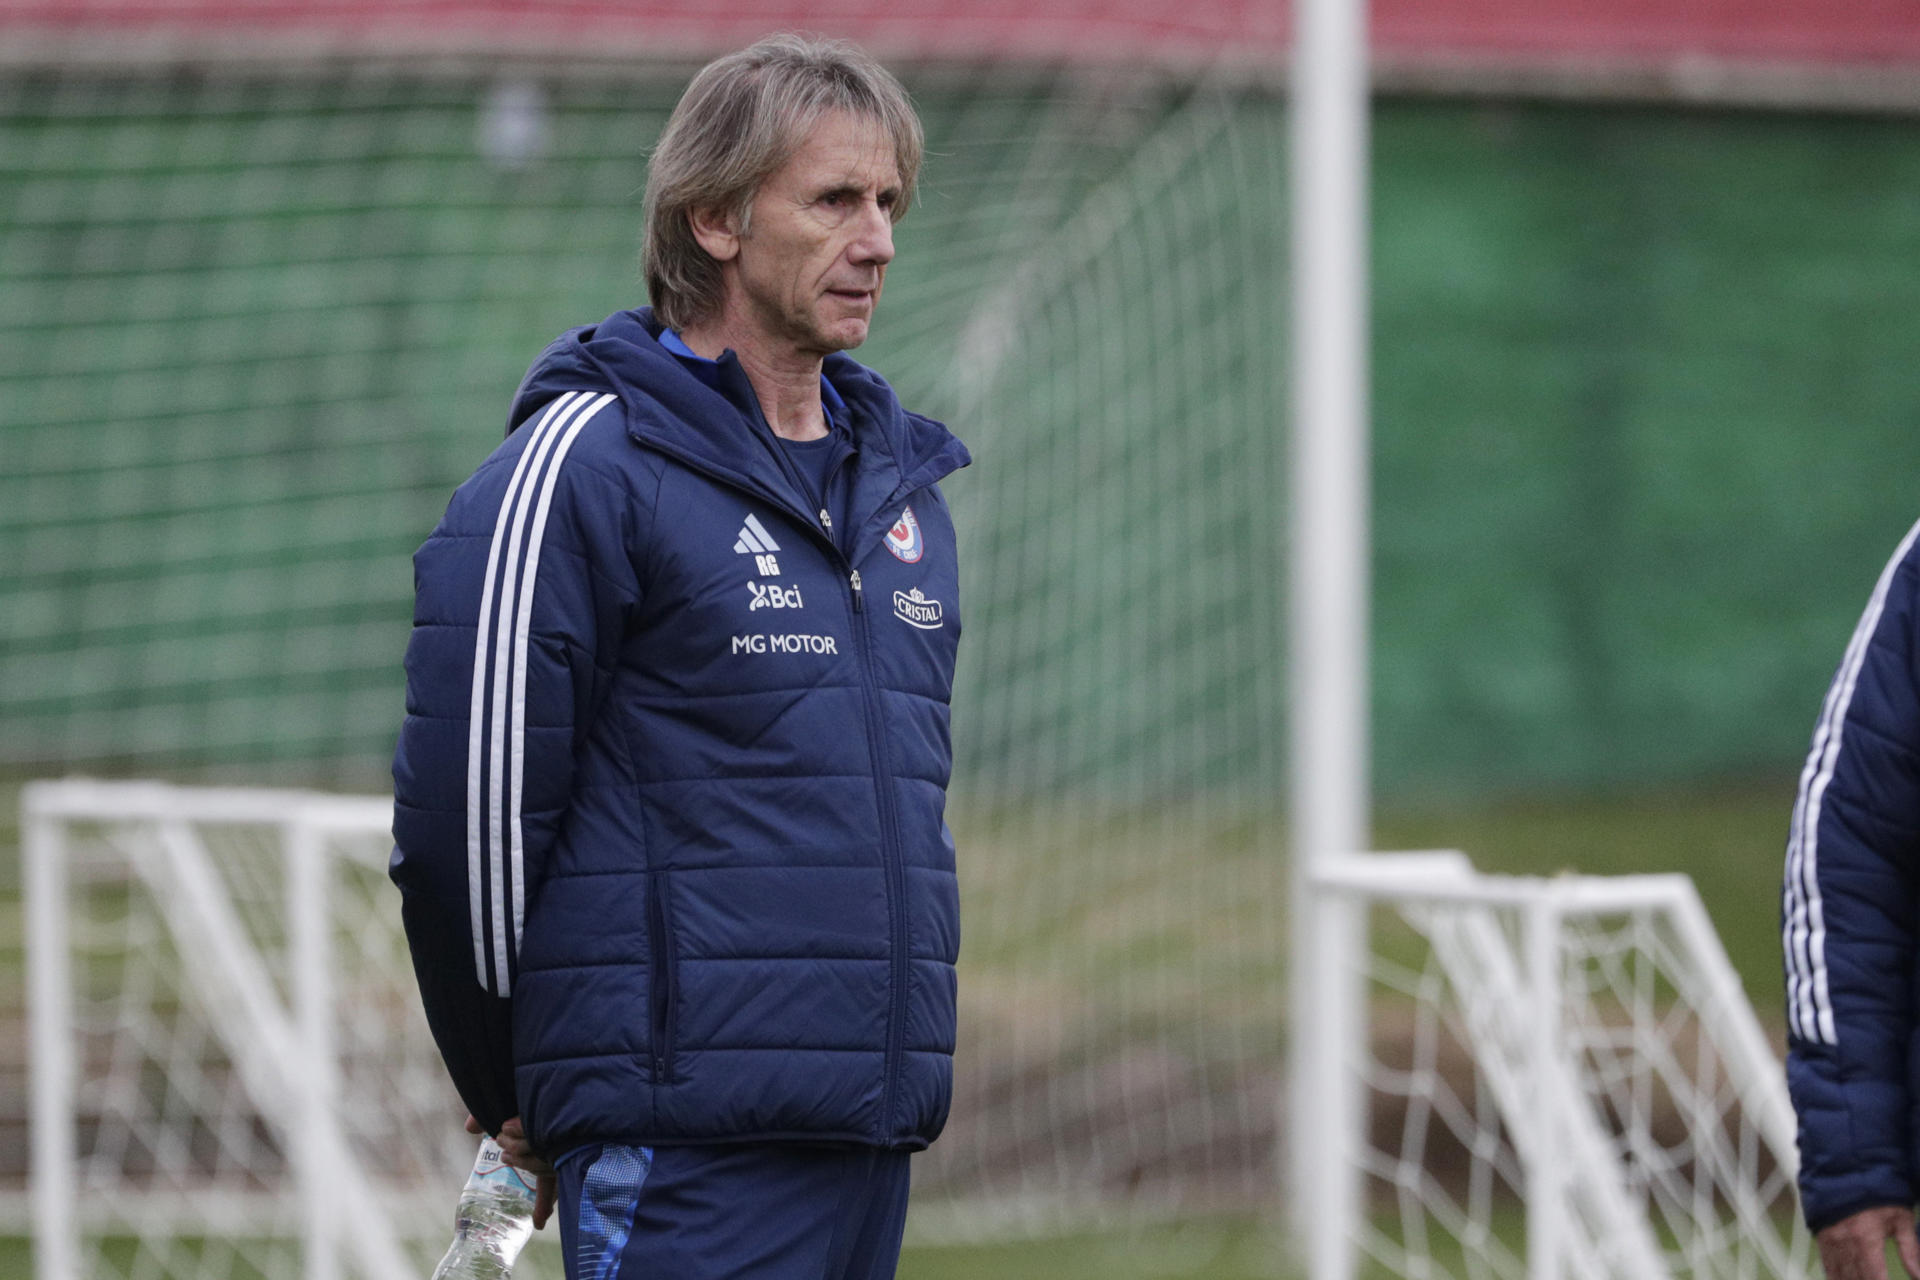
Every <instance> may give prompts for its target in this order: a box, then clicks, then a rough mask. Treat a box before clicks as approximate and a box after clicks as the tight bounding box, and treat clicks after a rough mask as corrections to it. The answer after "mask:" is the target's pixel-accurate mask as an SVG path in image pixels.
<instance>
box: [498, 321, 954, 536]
mask: <svg viewBox="0 0 1920 1280" xmlns="http://www.w3.org/2000/svg"><path fill="white" fill-rule="evenodd" d="M662 327H663V326H662V325H661V324H660V322H659V321H657V320H655V319H654V317H653V313H652V310H651V309H650V308H645V307H643V308H640V309H638V310H633V311H621V312H616V313H615V314H613V315H611V316H608V317H607V318H606V319H605V320H604V321H602V322H601V323H599V324H597V325H592V326H589V327H586V328H582V329H575V330H572V331H571V332H569V333H567V334H563V335H561V337H560V338H559V339H558V340H557V341H555V342H554V343H553V345H552V346H550V347H548V348H547V350H546V352H545V353H544V354H543V355H542V356H541V358H540V360H539V361H536V362H535V364H534V367H533V369H531V370H529V372H528V374H527V377H526V379H525V380H524V381H523V382H522V383H521V387H520V392H519V394H518V395H517V396H516V403H515V407H514V416H513V419H512V420H511V421H510V422H509V430H512V429H513V428H514V427H517V426H518V425H519V424H520V423H521V422H523V421H525V419H526V418H527V417H529V416H531V413H532V410H533V408H534V407H537V405H538V404H539V403H542V402H544V401H545V400H548V399H551V398H552V396H553V395H556V394H558V393H559V392H560V391H562V390H579V389H588V388H591V389H598V390H607V391H612V392H614V393H615V394H617V395H618V396H619V397H620V399H621V401H622V403H623V405H624V407H625V409H626V417H627V431H628V433H629V434H630V435H631V436H632V437H633V439H634V440H635V441H636V442H637V443H639V444H640V445H642V446H645V447H648V448H652V449H655V450H658V451H659V452H662V453H666V454H669V455H671V456H673V457H674V458H676V459H678V460H680V461H682V462H684V463H686V464H687V465H689V466H692V467H694V468H696V469H697V470H700V471H702V472H704V473H706V474H707V475H709V476H711V477H713V478H714V479H717V480H720V481H722V482H724V483H727V484H730V485H732V486H734V487H735V488H739V489H744V490H746V491H748V492H751V493H755V494H758V495H760V496H762V497H764V498H766V499H767V500H769V501H772V502H775V503H777V504H779V505H781V506H783V507H785V508H787V509H788V510H789V511H791V512H793V513H794V514H795V515H797V516H799V517H800V518H801V519H802V521H803V522H804V523H806V524H808V525H809V526H811V525H812V523H813V520H812V512H811V511H809V510H808V504H807V502H806V500H805V499H804V498H803V497H802V495H801V494H800V493H799V492H798V491H797V490H796V489H795V488H794V485H793V482H792V481H791V480H790V479H789V477H788V471H787V469H786V467H784V466H783V465H782V463H781V459H780V458H779V456H778V454H777V453H776V452H775V450H776V449H778V447H779V442H778V441H777V440H776V439H775V438H774V435H773V432H772V430H771V428H769V427H768V426H767V424H766V421H765V419H764V418H762V417H761V415H760V413H759V411H758V408H757V402H756V401H755V400H754V397H753V396H752V395H751V394H750V393H749V394H746V395H744V396H742V397H741V399H742V400H743V401H744V402H745V403H747V404H750V405H755V406H756V407H755V408H754V409H753V411H752V412H751V413H743V412H742V411H741V410H740V409H738V408H736V407H735V405H734V404H733V402H732V401H730V400H729V399H728V397H727V396H726V395H723V394H722V393H721V392H720V391H718V390H716V389H715V388H713V387H710V386H708V385H707V384H706V383H705V382H703V381H702V380H701V379H700V378H699V377H698V376H696V375H695V374H694V373H693V372H692V371H691V370H689V369H688V368H687V367H686V366H685V365H684V364H682V363H681V362H680V360H679V359H677V358H676V357H675V356H674V355H673V354H672V353H671V352H669V351H668V350H667V349H666V348H664V347H662V346H661V345H660V343H659V341H658V335H659V333H660V330H661V329H662ZM718 365H719V368H718V374H719V376H720V377H721V378H722V379H725V380H732V379H736V378H737V379H739V380H740V382H741V383H743V384H744V383H745V381H746V376H747V375H746V371H745V370H744V369H742V368H741V367H740V361H739V358H738V357H737V356H735V355H734V354H733V352H731V351H729V352H726V353H725V354H724V355H722V356H721V358H720V360H719V362H718ZM823 373H824V374H825V376H826V378H827V379H828V381H829V382H830V383H831V384H832V386H833V388H834V390H835V391H837V392H838V393H839V395H840V398H841V399H842V400H843V401H844V402H845V403H846V405H847V408H848V410H849V418H850V420H851V426H852V429H853V435H854V443H855V445H856V447H857V448H858V450H859V456H858V459H857V461H856V464H855V471H854V481H853V494H852V502H851V504H850V511H851V513H852V522H853V526H854V529H855V535H854V542H853V543H852V544H850V545H851V546H853V548H854V550H855V552H856V554H857V552H858V550H859V543H860V541H862V540H864V537H865V535H866V533H867V532H868V530H869V526H881V525H884V524H891V522H892V520H893V519H894V518H896V517H897V513H895V512H892V511H891V504H892V503H893V502H894V501H895V500H897V499H898V498H901V497H904V496H905V495H906V494H908V493H912V492H913V491H915V490H917V489H921V488H924V487H925V486H927V485H929V484H933V483H935V482H936V481H938V480H940V479H941V478H942V477H944V476H947V475H949V474H951V473H952V472H953V471H956V470H958V469H959V468H961V467H964V466H966V465H967V464H968V463H969V462H970V461H972V458H971V456H970V455H969V454H968V452H967V449H966V446H965V445H963V444H961V443H960V441H959V440H958V439H956V438H955V437H954V435H953V433H952V432H950V431H948V430H947V428H946V427H944V426H942V425H941V424H940V423H937V422H935V421H933V420H932V419H931V418H924V417H921V416H920V415H918V414H913V413H908V412H907V411H906V410H905V409H904V408H902V407H901V404H900V400H899V398H898V397H897V396H895V395H894V392H893V388H892V387H890V386H888V385H887V382H886V380H885V379H884V378H882V377H881V376H880V375H879V374H877V373H875V372H874V371H873V370H871V369H869V368H867V367H866V366H865V365H862V364H861V363H860V362H859V361H857V360H854V359H853V358H852V357H851V356H847V355H844V354H840V353H836V354H834V355H830V356H828V357H827V360H826V363H825V366H824V368H823ZM523 405H524V406H525V407H524V408H523ZM883 516H884V517H885V520H884V522H883V520H882V517H883Z"/></svg>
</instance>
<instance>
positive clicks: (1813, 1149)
mask: <svg viewBox="0 0 1920 1280" xmlns="http://www.w3.org/2000/svg"><path fill="white" fill-rule="evenodd" d="M1916 534H1920V526H1915V528H1914V530H1912V531H1910V532H1908V534H1907V536H1906V540H1905V541H1904V542H1902V543H1901V544H1900V547H1899V549H1898V550H1897V551H1896V552H1895V553H1894V556H1893V559H1892V561H1891V562H1889V563H1888V565H1887V567H1886V569H1885V571H1884V572H1882V573H1881V575H1880V579H1879V581H1878V583H1876V584H1875V586H1874V589H1873V594H1872V596H1871V597H1870V598H1869V600H1868V602H1867V609H1866V612H1865V614H1863V615H1862V617H1861V619H1860V624H1859V626H1858V627H1857V628H1856V629H1855V630H1854V633H1853V641H1852V643H1851V644H1849V645H1848V646H1847V651H1846V654H1845V656H1844V657H1843V658H1842V659H1841V663H1840V670H1839V672H1838V674H1836V675H1835V676H1834V679H1833V684H1832V686H1831V688H1829V689H1828V691H1827V698H1826V702H1825V704H1824V706H1823V707H1822V708H1821V713H1820V720H1819V723H1818V724H1817V725H1816V727H1815V729H1814V735H1813V747H1812V749H1811V750H1810V751H1809V752H1808V755H1807V763H1806V767H1805V768H1804V769H1803V770H1802V771H1801V775H1800V794H1799V798H1798V800H1797V802H1796V803H1795V805H1794V810H1793V826H1792V830H1791V832H1790V834H1789V836H1788V841H1787V867H1786V881H1785V890H1784V895H1783V899H1782V906H1783V909H1782V913H1781V914H1782V924H1783V928H1782V938H1783V942H1784V944H1785V951H1786V968H1787V1027H1788V1055H1787V1083H1788V1086H1789V1088H1790V1090H1791V1092H1792V1094H1793V1103H1794V1108H1795V1110H1796V1111H1797V1112H1798V1113H1799V1119H1800V1197H1801V1202H1802V1205H1803V1207H1804V1209H1805V1211H1806V1216H1807V1222H1808V1224H1809V1225H1810V1226H1812V1227H1813V1229H1815V1230H1819V1229H1820V1228H1822V1227H1825V1226H1827V1225H1829V1224H1831V1223H1834V1222H1838V1221H1839V1220H1840V1219H1842V1218H1845V1217H1848V1216H1850V1215H1852V1214H1854V1213H1856V1212H1858V1211H1860V1210H1862V1209H1870V1208H1875V1207H1877V1206H1882V1205H1910V1204H1912V1203H1913V1202H1914V1171H1915V1166H1916V1160H1915V1153H1916V1152H1917V1151H1920V1109H1917V1108H1916V1105H1915V1100H1916V1099H1920V1017H1916V998H1917V997H1920V948H1916V945H1915V943H1916V930H1917V929H1920V902H1917V901H1916V892H1915V891H1916V884H1917V883H1920V877H1917V875H1916V873H1920V865H1917V864H1916V855H1920V547H1917V546H1916V537H1915V535H1916Z"/></svg>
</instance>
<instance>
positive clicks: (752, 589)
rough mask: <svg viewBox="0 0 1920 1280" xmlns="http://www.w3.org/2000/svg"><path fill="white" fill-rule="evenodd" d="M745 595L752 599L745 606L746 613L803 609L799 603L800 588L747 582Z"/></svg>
mask: <svg viewBox="0 0 1920 1280" xmlns="http://www.w3.org/2000/svg"><path fill="white" fill-rule="evenodd" d="M747 593H748V594H749V595H751V596H752V597H753V599H752V601H751V602H750V603H749V604H748V605H747V612H748V613H752V612H753V611H754V610H755V609H800V608H804V607H805V606H804V605H803V604H801V602H800V588H798V587H783V586H780V585H778V584H775V585H772V586H763V585H762V584H760V583H758V582H749V583H748V584H747Z"/></svg>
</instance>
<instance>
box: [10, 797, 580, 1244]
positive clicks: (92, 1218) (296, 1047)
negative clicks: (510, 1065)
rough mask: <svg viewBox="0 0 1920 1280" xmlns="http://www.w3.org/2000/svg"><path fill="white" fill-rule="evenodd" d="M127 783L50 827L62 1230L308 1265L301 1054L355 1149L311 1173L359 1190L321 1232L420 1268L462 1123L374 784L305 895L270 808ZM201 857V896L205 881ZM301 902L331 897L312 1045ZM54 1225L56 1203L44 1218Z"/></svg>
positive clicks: (445, 1222)
mask: <svg viewBox="0 0 1920 1280" xmlns="http://www.w3.org/2000/svg"><path fill="white" fill-rule="evenodd" d="M125 794H128V795H130V796H131V797H132V799H133V803H132V809H133V811H132V812H127V813H120V814H115V813H114V812H113V811H112V809H113V806H111V805H110V806H106V807H104V808H103V809H102V810H101V811H100V812H97V813H95V814H92V815H88V816H86V817H83V818H78V819H70V820H61V821H59V822H57V823H56V824H54V826H53V827H52V828H51V829H52V830H53V832H54V834H55V839H56V840H57V850H56V852H57V856H58V857H59V858H60V859H61V862H62V865H63V866H64V869H65V875H66V878H67V883H68V895H69V896H68V910H67V912H66V915H65V918H66V920H67V921H68V928H69V936H70V947H69V951H68V957H69V960H68V963H69V967H70V975H71V979H72V981H71V1004H70V1006H69V1007H70V1023H69V1043H70V1045H71V1047H72V1054H73V1061H74V1065H75V1068H76V1070H75V1073H74V1088H73V1094H72V1107H71V1111H70V1114H69V1116H68V1120H67V1129H68V1132H69V1134H70V1136H71V1141H72V1143H73V1146H74V1155H75V1170H74V1173H75V1177H74V1179H73V1189H74V1191H75V1193H76V1196H75V1201H74V1204H75V1207H76V1215H75V1219H74V1221H73V1222H72V1223H70V1224H68V1225H67V1229H68V1230H70V1231H71V1232H73V1234H74V1236H75V1238H77V1240H78V1242H79V1257H78V1261H79V1272H80V1274H83V1275H86V1276H89V1277H97V1278H101V1280H122V1278H124V1280H159V1278H161V1277H165V1278H167V1280H176V1278H177V1280H202V1278H204V1280H213V1278H214V1277H223V1278H224V1277H253V1276H258V1277H291V1276H295V1275H300V1274H311V1272H308V1271H304V1270H303V1266H304V1265H305V1264H304V1262H303V1260H304V1259H305V1257H306V1254H307V1246H306V1243H305V1241H304V1238H303V1229H304V1216H305V1213H306V1206H305V1205H304V1203H303V1199H304V1197H305V1196H307V1195H308V1194H310V1188H309V1186H308V1185H307V1184H306V1183H305V1182H304V1181H303V1179H302V1176H301V1174H302V1170H301V1167H300V1162H301V1160H302V1159H309V1158H310V1157H305V1156H303V1155H301V1154H300V1153H301V1152H302V1150H303V1148H302V1147H301V1145H300V1143H301V1135H300V1128H299V1126H300V1123H301V1121H302V1118H303V1116H304V1115H305V1101H306V1100H305V1097H304V1095H303V1089H304V1088H305V1087H306V1086H307V1085H308V1084H310V1083H311V1082H312V1081H313V1080H314V1079H315V1074H316V1073H318V1074H319V1078H320V1079H323V1080H326V1079H330V1080H331V1081H333V1082H334V1083H333V1088H334V1089H335V1094H334V1096H335V1098H336V1109H335V1110H334V1112H333V1114H332V1116H331V1119H330V1120H329V1124H330V1125H331V1126H332V1127H333V1128H334V1130H335V1131H336V1132H337V1134H338V1136H339V1140H340V1143H341V1150H342V1151H344V1152H346V1153H350V1156H351V1159H350V1160H349V1161H347V1162H345V1163H338V1162H332V1161H329V1162H328V1164H329V1167H327V1168H326V1169H324V1170H323V1171H322V1177H323V1180H324V1181H325V1183H326V1184H327V1185H328V1186H329V1187H330V1188H331V1189H332V1190H331V1191H330V1192H328V1194H338V1193H339V1191H340V1188H341V1186H342V1185H343V1184H345V1183H352V1184H354V1185H356V1186H357V1187H359V1188H360V1189H361V1191H362V1192H364V1193H366V1194H365V1195H363V1196H362V1197H361V1198H360V1199H359V1200H355V1199H352V1198H343V1199H342V1200H341V1201H340V1202H339V1203H338V1205H337V1207H336V1208H335V1210H334V1213H333V1215H332V1216H333V1217H334V1231H335V1232H336V1233H337V1234H336V1236H335V1238H334V1239H333V1240H331V1241H330V1242H328V1246H327V1247H328V1248H329V1249H331V1250H332V1251H333V1252H334V1253H335V1254H337V1255H339V1256H340V1258H341V1265H342V1266H344V1267H345V1268H346V1274H350V1275H356V1276H368V1275H370V1274H371V1273H370V1270H369V1267H368V1264H367V1263H366V1261H365V1260H364V1259H361V1258H359V1257H357V1256H356V1255H355V1253H354V1249H353V1245H352V1241H353V1238H354V1237H356V1236H361V1235H364V1234H366V1233H368V1232H369V1231H385V1232H387V1233H390V1234H391V1235H392V1236H394V1237H396V1238H397V1240H398V1243H399V1244H400V1246H401V1249H402V1256H406V1257H409V1258H410V1259H411V1262H412V1263H413V1265H415V1266H416V1267H417V1269H418V1273H419V1274H423V1275H424V1274H425V1272H426V1270H427V1269H428V1267H429V1266H430V1264H431V1261H432V1258H433V1257H434V1256H436V1255H437V1253H438V1251H439V1250H440V1249H443V1248H444V1247H445V1245H446V1240H447V1238H448V1236H449V1234H450V1230H451V1224H452V1212H453V1205H454V1201H455V1198H456V1196H457V1194H458V1191H459V1188H460V1184H461V1183H462V1181H463V1180H464V1178H465V1174H466V1168H467V1166H468V1165H469V1164H470V1163H471V1161H472V1158H473V1148H474V1139H472V1138H471V1137H469V1136H467V1135H466V1134H465V1133H463V1132H462V1131H461V1128H460V1118H461V1114H462V1112H461V1109H460V1105H459V1101H458V1099H457V1098H456V1097H455V1096H454V1094H453V1091H452V1088H451V1086H450V1085H449V1084H448V1083H447V1080H446V1075H445V1072H444V1070H443V1068H442V1067H441V1065H440V1060H439V1057H438V1055H437V1054H436V1052H435V1050H434V1047H433V1042H432V1039H431V1037H430V1036H429V1035H428V1032H427V1028H426V1023H425V1020H424V1019H423V1018H422V1016H421V1014H420V1008H419V997H418V995H417V994H416V992H415V990H414V986H413V972H412V968H411V965H410V964H409V962H408V959H407V953H406V943H405V939H404V937H403V935H402V934H401V932H400V928H399V919H398V912H397V910H396V909H395V902H394V898H393V893H392V889H391V886H390V885H389V884H388V883H387V879H386V859H387V852H388V848H389V841H388V838H387V836H386V832H385V826H386V813H385V807H384V806H382V805H380V804H379V803H378V802H371V801H370V802H368V804H367V805H366V806H365V809H364V812H365V814H366V817H365V819H364V820H363V821H361V822H359V823H358V824H357V826H356V828H347V829H341V828H338V827H335V828H334V829H332V830H325V831H316V832H314V833H313V839H314V845H313V847H314V848H315V849H316V850H317V852H318V855H319V858H320V862H321V866H322V869H323V870H322V876H321V880H320V883H321V884H322V885H323V886H324V890H323V898H322V899H320V900H315V899H312V898H307V897H303V896H302V895H301V894H300V893H299V891H298V886H297V885H296V884H294V883H293V882H292V881H291V880H290V859H291V857H292V856H293V854H292V842H290V840H289V838H288V836H289V828H288V827H287V826H286V825H284V824H283V823H280V822H265V821H260V820H258V815H257V813H256V814H254V815H250V820H244V821H234V820H231V819H230V818H224V817H222V816H221V813H220V810H221V807H222V806H221V804H220V803H219V800H218V799H217V798H215V799H212V800H210V801H207V802H205V803H202V804H200V805H199V809H200V812H199V813H197V814H194V815H192V816H189V817H182V818H181V819H180V820H177V821H173V820H169V821H162V820H160V819H158V818H157V817H155V816H154V815H153V814H151V813H146V814H142V813H141V812H139V810H140V809H141V808H142V807H143V804H144V802H145V800H144V798H146V797H150V796H151V795H152V794H153V793H152V792H151V791H147V792H138V791H136V792H131V793H125ZM248 807H249V808H252V809H254V810H256V811H257V810H258V809H259V808H260V807H261V806H260V805H259V804H249V806H248ZM288 816H289V817H290V818H295V819H297V812H296V811H294V810H292V809H290V811H289V815H288ZM202 878H204V883H205V884H207V885H211V886H213V888H214V893H213V894H212V895H199V894H198V892H197V886H198V885H199V884H200V883H202V882H203V880H202ZM34 906H35V908H36V909H41V908H43V907H46V906H47V904H44V903H36V904H34ZM307 910H312V911H316V912H317V911H321V910H324V911H325V916H324V922H323V928H324V931H325V943H326V950H327V961H328V963H327V964H326V966H325V969H324V972H323V974H322V976H323V978H324V980H325V982H326V987H327V999H326V1008H327V1010H328V1016H327V1018H326V1020H325V1021H326V1036H327V1039H328V1043H327V1045H326V1046H325V1049H324V1052H322V1053H319V1054H310V1053H307V1052H306V1051H305V1050H306V1047H307V1046H306V1044H305V1042H293V1041H290V1040H289V1039H288V1032H289V1030H290V1028H292V1027H293V1026H294V1025H295V1024H296V1023H297V1021H298V1018H299V1013H298V1004H297V1000H298V997H297V995H296V991H295V986H296V979H295V976H294V972H293V969H294V963H295V962H294V959H293V954H294V947H293V942H292V938H293V935H294V933H295V930H296V921H295V918H294V917H295V914H296V913H298V912H300V911H307ZM236 958H238V959H239V960H240V961H241V962H242V963H241V964H240V965H239V966H234V965H232V964H231V963H230V962H231V961H233V960H234V959H236ZM261 999H264V1000H265V1002H266V1003H265V1006H264V1009H265V1012H266V1015H267V1016H265V1017H261V1016H260V1014H261V1012H262V1006H261V1005H259V1004H258V1003H257V1002H258V1001H259V1000H261ZM369 1204H372V1205H376V1206H378V1208H377V1210H376V1212H377V1213H378V1216H379V1219H380V1220H379V1221H370V1220H369V1219H368V1218H367V1216H366V1212H367V1206H368V1205H369ZM49 1229H56V1230H57V1229H60V1224H49V1223H46V1222H42V1223H40V1224H39V1230H40V1231H41V1232H43V1233H45V1232H46V1231H48V1230H49ZM516 1274H523V1275H525V1276H528V1277H542V1276H545V1277H552V1276H557V1275H558V1274H559V1265H558V1256H557V1252H556V1251H555V1249H554V1246H553V1244H552V1243H551V1242H550V1241H547V1240H545V1239H544V1238H543V1239H541V1240H540V1241H538V1242H537V1243H536V1244H535V1246H533V1248H532V1249H531V1250H530V1252H529V1254H528V1256H527V1259H526V1261H524V1262H523V1263H522V1265H521V1268H520V1269H519V1271H518V1272H516ZM382 1280H397V1278H396V1277H382Z"/></svg>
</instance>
